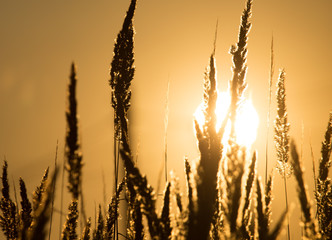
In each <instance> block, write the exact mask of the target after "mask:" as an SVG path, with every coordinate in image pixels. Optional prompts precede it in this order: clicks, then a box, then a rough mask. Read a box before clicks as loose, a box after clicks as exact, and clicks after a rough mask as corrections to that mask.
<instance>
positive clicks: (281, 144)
mask: <svg viewBox="0 0 332 240" xmlns="http://www.w3.org/2000/svg"><path fill="white" fill-rule="evenodd" d="M252 5H253V1H252V0H247V1H246V4H245V9H244V10H243V12H242V16H241V22H240V28H239V33H238V41H237V43H236V44H235V45H233V46H231V49H230V54H231V57H232V64H233V65H232V74H233V75H232V78H231V80H230V81H229V83H228V94H229V103H228V106H227V107H226V113H225V116H224V117H223V118H222V119H220V116H219V115H218V110H219V105H218V96H220V95H221V93H220V92H219V91H218V86H217V85H218V80H217V75H216V72H217V68H216V61H217V60H218V59H216V56H215V50H216V47H217V46H216V39H217V30H216V35H215V44H214V46H211V54H210V58H209V59H208V66H207V67H206V71H205V73H204V80H203V91H202V96H203V97H202V104H201V105H200V108H199V110H198V111H200V114H199V115H196V114H195V119H194V132H195V136H196V140H197V148H198V152H199V159H198V160H197V161H195V160H191V159H188V158H187V157H185V158H184V161H183V166H184V172H185V177H186V183H185V186H180V182H179V181H178V179H177V177H176V176H174V174H173V175H172V174H170V173H169V172H168V169H167V160H168V158H169V156H168V151H167V146H168V145H167V127H168V118H167V117H168V116H167V114H168V101H171V99H169V97H167V100H166V107H165V112H166V117H165V139H164V143H163V145H164V172H165V174H160V175H162V176H165V181H161V180H159V183H158V187H157V189H156V190H155V189H154V188H153V187H152V184H150V183H149V182H148V179H147V178H146V176H145V175H144V173H143V172H142V171H141V170H140V168H139V167H138V166H137V157H139V155H138V156H136V155H135V150H134V149H135V146H132V144H131V141H130V139H131V138H132V137H134V136H132V135H131V132H130V130H131V129H130V123H131V115H130V111H129V110H130V109H131V102H132V97H131V94H132V93H131V85H132V81H133V80H134V79H135V65H134V39H135V38H134V36H135V31H134V21H133V20H134V15H135V10H136V0H131V2H130V6H129V8H128V11H127V13H126V16H125V19H124V21H123V25H122V29H121V30H120V32H119V34H118V36H117V39H116V42H115V45H114V50H113V59H112V63H111V68H110V79H109V85H110V87H111V106H112V108H113V110H114V118H113V120H114V122H113V126H114V137H113V139H114V144H113V156H112V161H113V162H112V164H113V165H114V172H112V178H113V179H114V183H115V187H114V190H113V196H112V198H111V200H110V201H109V202H107V203H105V204H104V205H99V206H97V205H96V207H95V216H88V215H87V213H86V209H85V201H84V199H85V197H86V195H88V194H90V193H87V192H85V191H84V190H83V189H84V188H83V185H84V184H85V183H84V182H82V175H83V173H84V171H89V170H88V169H85V168H84V156H83V154H82V149H83V146H82V144H81V139H80V135H79V133H80V129H79V119H78V112H77V96H76V92H77V91H76V84H77V81H78V78H77V69H76V66H75V64H74V63H73V64H72V65H71V70H70V79H69V84H68V90H67V92H68V97H67V109H66V124H67V126H66V143H65V149H64V153H65V154H64V155H65V166H62V165H61V164H59V160H58V158H59V157H58V153H59V152H61V151H60V150H59V149H58V146H57V148H56V154H55V166H54V167H53V166H51V167H50V168H48V169H47V170H46V171H45V173H44V175H43V176H42V173H41V181H40V185H39V186H37V187H36V189H35V191H34V192H33V195H32V196H33V197H32V198H30V199H29V193H28V192H27V189H26V186H25V182H24V180H23V179H19V189H17V190H16V189H15V190H14V191H12V190H10V188H11V187H15V185H14V186H12V184H11V180H10V177H8V175H9V172H10V167H11V166H10V165H9V166H8V164H7V161H6V160H5V161H4V163H3V168H2V195H1V200H0V210H1V212H0V226H1V229H2V232H3V236H5V237H6V238H7V239H51V233H52V236H53V235H54V232H58V229H52V228H51V226H52V221H58V219H57V218H54V216H53V213H55V212H56V211H59V212H60V215H61V214H64V215H66V218H65V219H64V220H63V222H61V221H62V220H61V218H60V223H59V225H60V226H61V231H59V234H58V235H59V239H64V240H65V239H84V240H85V239H93V240H94V239H95V240H97V239H200V240H201V239H262V240H263V239H280V238H281V232H282V231H285V232H286V234H284V236H283V237H285V238H287V239H293V238H292V237H291V236H292V234H291V230H292V229H291V228H290V226H289V225H290V224H295V223H294V222H291V221H290V215H291V214H292V212H291V207H290V206H289V204H288V199H287V194H288V193H289V192H294V191H295V189H290V188H289V185H287V183H288V181H289V179H293V180H294V181H295V183H296V192H297V196H298V202H299V204H300V209H301V219H298V223H296V224H299V223H301V226H302V227H301V236H302V239H326V240H329V239H332V183H331V179H330V177H329V168H330V164H331V149H332V147H331V141H332V112H330V113H327V114H326V122H327V127H326V130H325V134H324V136H322V146H321V156H320V158H319V164H318V165H317V166H315V164H314V165H313V167H314V179H312V182H313V183H314V186H315V192H314V195H313V194H310V193H309V192H308V190H307V187H306V182H305V180H304V179H306V178H305V177H304V172H303V166H302V165H303V163H302V159H301V151H300V150H299V146H300V144H299V143H300V142H301V140H300V139H291V137H290V134H289V128H290V127H291V124H292V123H291V122H289V121H288V110H287V100H288V98H291V97H292V96H288V95H287V98H286V93H287V91H286V90H287V77H286V72H285V70H283V69H282V70H280V71H279V73H278V77H277V78H278V80H277V83H276V84H275V85H276V86H277V89H276V99H277V101H276V105H277V112H276V113H272V112H271V113H270V112H268V113H267V115H268V116H269V117H268V124H269V129H270V131H271V132H273V135H274V139H269V137H268V136H267V138H266V145H268V144H269V145H274V146H275V149H276V156H275V157H274V158H275V160H276V162H277V164H276V166H275V167H274V168H275V170H274V171H272V172H268V171H267V165H268V164H271V163H270V162H269V161H271V160H270V157H269V154H266V156H265V157H264V158H265V159H264V158H263V159H264V160H265V163H264V164H265V165H266V171H265V173H264V175H263V176H260V175H259V174H258V171H257V162H258V161H257V153H256V152H255V151H251V149H250V145H249V146H248V145H246V144H244V143H242V142H241V141H240V136H241V131H243V132H245V131H246V130H245V129H243V128H242V130H238V129H239V128H238V127H237V126H238V125H237V123H238V122H239V121H240V120H241V119H240V120H239V118H241V117H242V118H243V116H242V115H241V111H242V110H241V109H243V108H244V106H246V105H245V103H246V99H245V91H246V89H247V87H248V83H247V81H246V74H247V45H248V44H250V43H249V42H250V41H248V35H249V32H250V30H251V14H252ZM217 26H218V25H217ZM273 55H274V52H273V40H272V44H271V64H270V90H269V94H270V95H269V97H267V98H268V100H267V101H269V105H270V104H271V102H270V101H272V100H271V99H272V98H271V96H272V95H273V94H274V93H273V92H272V79H273V72H274V62H273V59H274V56H273ZM167 94H168V93H167ZM221 104H223V103H221ZM268 111H270V110H268ZM289 114H291V113H289ZM275 115H276V117H275V118H274V117H272V116H275ZM198 116H200V118H199V117H198ZM133 121H134V120H133ZM244 122H245V124H247V125H244V126H245V127H246V128H252V127H253V123H252V122H250V121H249V118H248V119H246V120H245V121H244ZM261 124H264V123H261ZM151 148H153V146H151ZM266 149H268V147H267V148H266ZM261 155H262V156H263V155H265V154H261ZM314 162H315V161H314V159H313V163H314ZM8 169H9V171H8ZM276 175H279V176H280V177H281V178H282V179H283V186H282V188H283V189H284V191H285V208H284V210H283V212H282V213H278V219H277V220H276V221H275V222H274V223H273V224H272V222H271V219H272V215H273V214H274V211H273V207H272V206H273V205H272V203H273V192H274V189H275V188H276V186H275V185H274V178H275V176H276ZM164 182H165V184H163V183H164ZM56 183H58V185H57V184H56ZM59 184H60V185H59ZM56 186H60V188H59V187H56ZM98 187H99V186H98ZM104 187H105V186H104ZM99 188H100V187H99ZM64 191H68V193H69V195H70V200H69V201H67V200H68V199H64V198H63V197H62V196H63V194H64ZM11 192H14V196H12V194H10V193H11ZM161 192H163V193H162V194H161ZM92 194H93V193H92ZM55 195H59V196H61V199H62V201H61V207H60V209H56V208H55V207H54V199H55ZM157 200H158V201H159V202H157Z"/></svg>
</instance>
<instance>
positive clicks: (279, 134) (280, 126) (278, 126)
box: [274, 69, 292, 239]
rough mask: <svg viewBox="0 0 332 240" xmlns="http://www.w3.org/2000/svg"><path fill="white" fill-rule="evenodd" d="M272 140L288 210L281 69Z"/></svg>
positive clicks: (287, 167)
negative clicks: (274, 145)
mask: <svg viewBox="0 0 332 240" xmlns="http://www.w3.org/2000/svg"><path fill="white" fill-rule="evenodd" d="M274 129H275V135H274V140H275V144H276V150H277V170H278V172H279V173H280V175H281V177H282V178H283V180H284V190H285V204H286V211H287V212H288V210H289V209H288V199H287V178H288V177H289V176H290V175H291V173H292V167H291V166H290V165H289V162H288V159H289V133H288V132H289V123H288V121H287V108H286V90H285V71H284V70H283V69H282V70H281V71H280V73H279V78H278V83H277V117H276V120H275V128H274ZM289 225H290V222H289V217H288V223H287V236H288V239H290V226H289Z"/></svg>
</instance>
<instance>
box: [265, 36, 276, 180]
mask: <svg viewBox="0 0 332 240" xmlns="http://www.w3.org/2000/svg"><path fill="white" fill-rule="evenodd" d="M273 75H274V51H273V36H272V39H271V49H270V76H269V95H268V109H267V121H266V124H267V129H266V145H265V184H267V170H268V162H269V160H268V159H269V156H268V152H269V131H270V115H271V113H270V112H271V111H270V110H271V102H272V82H273Z"/></svg>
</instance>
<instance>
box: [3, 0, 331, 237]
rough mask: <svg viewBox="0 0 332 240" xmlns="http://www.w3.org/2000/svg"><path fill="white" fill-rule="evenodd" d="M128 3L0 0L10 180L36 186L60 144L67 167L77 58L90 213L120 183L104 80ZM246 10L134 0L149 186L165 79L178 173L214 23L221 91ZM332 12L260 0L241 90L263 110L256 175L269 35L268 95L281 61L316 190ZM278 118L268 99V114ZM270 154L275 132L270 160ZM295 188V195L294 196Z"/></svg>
mask: <svg viewBox="0 0 332 240" xmlns="http://www.w3.org/2000/svg"><path fill="white" fill-rule="evenodd" d="M128 6H129V0H128V1H127V0H126V1H124V0H108V1H106V0H98V1H87V0H71V1H64V0H57V1H41V0H32V1H19V0H16V1H15V0H14V1H4V0H3V1H0V29H1V37H0V111H1V117H0V156H1V160H2V159H3V158H4V157H3V156H5V157H6V159H7V161H8V163H9V176H10V178H12V177H13V178H14V180H15V183H16V185H17V183H18V177H19V176H22V177H23V179H25V180H26V182H27V187H28V190H29V191H30V192H32V191H33V190H34V188H35V186H37V184H38V182H39V180H40V178H41V177H42V175H43V171H44V169H46V167H47V166H53V164H54V155H55V148H56V142H57V140H58V141H59V158H58V161H59V163H62V161H63V145H64V134H65V115H64V111H65V107H66V87H67V83H68V81H69V79H68V76H69V70H70V64H71V62H72V61H75V63H76V64H77V70H78V79H79V81H78V88H77V97H78V112H79V115H80V129H81V132H80V137H81V141H82V151H83V159H84V162H85V168H84V170H83V171H84V179H83V185H84V190H85V192H86V194H85V195H86V198H87V203H86V205H87V207H88V208H89V209H90V210H89V211H88V213H89V215H91V216H94V206H95V205H94V204H95V203H96V204H99V203H103V191H102V187H100V188H96V187H94V186H102V173H103V174H104V175H105V180H106V187H107V190H106V191H107V198H108V199H107V200H109V198H110V196H111V194H112V189H113V188H112V184H113V177H112V174H113V162H112V156H113V155H112V138H113V133H112V129H113V127H112V116H113V111H112V108H111V105H110V88H109V86H108V79H109V67H110V62H111V60H112V51H113V46H114V39H115V38H116V35H117V33H118V32H119V30H120V28H121V26H122V21H123V18H124V15H125V12H126V10H127V8H128ZM243 8H244V0H232V1H230V0H227V1H226V0H167V1H161V0H139V1H138V4H137V9H136V15H135V20H134V26H135V30H136V35H135V65H136V72H135V77H134V82H133V85H132V90H133V95H132V96H133V98H132V100H133V101H132V107H131V113H132V122H131V131H132V135H133V136H132V148H133V149H134V150H135V152H136V150H137V151H138V165H139V166H140V167H141V170H142V172H143V173H146V174H147V176H148V179H149V180H150V182H151V184H152V185H153V186H156V185H157V183H156V182H157V178H158V173H159V171H160V169H161V167H162V161H163V148H164V117H165V101H166V92H167V82H168V81H169V82H170V91H169V126H168V159H169V162H168V169H174V171H175V172H176V174H177V176H179V178H180V179H182V178H183V165H184V163H183V158H184V156H188V158H189V159H190V160H195V159H197V157H198V151H197V149H196V140H195V136H194V132H193V114H194V112H195V110H196V108H197V106H198V105H199V104H200V102H201V99H202V93H203V91H202V86H203V73H204V70H205V67H206V66H207V64H208V59H209V56H210V54H211V52H212V49H213V41H214V34H215V27H216V22H217V20H218V22H219V24H218V38H217V42H216V44H217V50H216V63H217V70H218V86H219V89H220V90H223V91H225V90H226V89H227V84H228V81H229V79H230V78H231V66H232V62H231V56H230V54H228V51H229V48H230V46H231V45H232V44H235V43H236V41H237V34H238V29H239V23H240V16H241V13H242V10H243ZM331 9H332V1H330V0H317V1H310V0H302V1H299V0H292V1H289V0H278V1H273V0H255V1H254V6H253V16H252V24H253V26H252V29H251V32H250V34H249V42H248V50H249V52H248V56H247V57H248V62H247V63H248V72H247V82H248V89H247V91H246V96H247V97H248V98H251V99H252V102H253V104H254V106H255V108H256V110H257V112H258V114H259V117H260V127H259V130H258V131H259V132H258V136H257V138H258V139H257V141H256V143H255V144H254V146H253V148H255V149H257V150H258V156H259V159H258V169H259V173H260V174H261V175H262V176H263V174H264V172H263V170H264V167H265V162H264V161H265V158H264V156H265V142H266V116H267V108H268V101H267V96H268V76H269V64H270V44H271V38H272V35H273V37H274V53H275V75H274V84H273V86H274V88H273V99H272V101H273V102H275V98H274V96H275V83H276V80H277V75H278V69H279V68H285V70H286V94H287V99H286V101H287V107H288V112H289V122H290V124H291V131H290V134H291V136H293V137H294V138H295V141H296V143H297V144H298V146H300V145H301V142H303V161H304V162H305V166H307V167H306V169H307V171H306V175H307V177H308V180H307V184H308V185H309V187H311V188H309V189H311V191H312V185H313V183H312V171H311V162H310V161H311V158H310V150H309V149H310V147H309V142H310V141H311V142H312V146H313V149H314V155H315V158H316V159H318V158H319V155H320V144H321V141H322V140H323V134H324V131H325V129H326V125H327V120H328V114H329V111H331V110H332V94H331V91H332V75H331V66H332V60H331V55H332V46H331V43H332V27H331V22H332V14H331V12H330V11H331ZM275 115H276V110H275V103H273V108H272V110H271V117H272V119H273V118H274V117H275ZM302 126H304V130H303V135H304V138H303V140H301V136H302ZM270 132H271V133H272V132H273V131H272V130H270ZM273 151H274V147H273V140H272V135H271V136H270V151H269V152H270V154H269V156H270V158H271V161H274V159H273V158H274V152H273ZM273 164H274V163H272V162H271V164H270V167H269V169H272V168H273V166H274V165H273ZM277 178H280V177H279V176H276V181H279V180H277ZM182 185H183V184H182ZM183 186H184V185H183ZM294 186H295V185H294ZM293 189H295V187H294V188H293ZM293 192H295V191H293ZM293 195H294V197H293V198H291V202H294V203H296V202H297V199H296V197H295V193H294V194H293ZM311 197H312V195H311ZM276 198H277V197H276ZM281 199H282V198H281ZM276 201H277V200H276ZM280 202H281V203H282V200H280ZM282 209H283V208H281V209H280V211H278V210H277V211H276V215H279V213H280V212H281V210H282ZM56 218H58V216H56ZM296 227H298V226H296ZM296 227H294V228H295V229H296ZM294 234H295V233H294Z"/></svg>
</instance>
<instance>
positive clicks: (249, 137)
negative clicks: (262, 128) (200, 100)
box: [194, 92, 259, 149]
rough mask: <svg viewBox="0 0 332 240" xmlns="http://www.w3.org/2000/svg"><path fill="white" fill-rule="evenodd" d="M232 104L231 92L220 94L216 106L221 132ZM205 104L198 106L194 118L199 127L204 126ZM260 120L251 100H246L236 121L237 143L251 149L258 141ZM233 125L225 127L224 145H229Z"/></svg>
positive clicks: (218, 126) (218, 125) (239, 110)
mask: <svg viewBox="0 0 332 240" xmlns="http://www.w3.org/2000/svg"><path fill="white" fill-rule="evenodd" d="M230 102H231V96H230V94H229V92H219V93H218V99H217V104H216V111H215V113H216V115H217V123H216V130H219V129H220V127H221V124H222V122H223V120H224V119H225V117H226V115H227V111H228V108H229V105H230ZM203 107H204V106H203V104H201V105H200V106H198V108H197V110H196V112H195V114H194V117H195V119H196V120H197V122H198V123H199V125H200V126H201V128H202V126H203V125H204V122H205V118H204V113H203ZM258 123H259V118H258V114H257V112H256V110H255V108H254V106H253V104H252V102H251V101H250V100H246V99H245V100H244V101H243V102H242V103H241V105H240V106H239V108H238V112H237V118H236V120H235V126H234V128H235V134H236V142H237V143H238V144H239V145H241V146H245V147H247V149H249V148H250V147H251V145H252V144H253V143H254V141H255V140H256V135H257V128H258ZM230 128H231V124H230V122H228V123H227V124H226V127H225V131H224V136H223V139H222V142H223V144H224V145H225V144H227V141H228V137H229V134H230Z"/></svg>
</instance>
